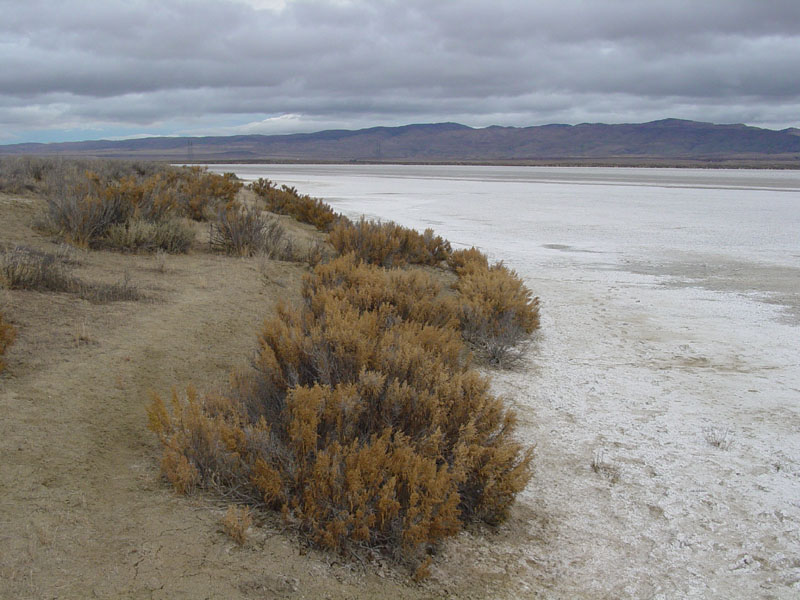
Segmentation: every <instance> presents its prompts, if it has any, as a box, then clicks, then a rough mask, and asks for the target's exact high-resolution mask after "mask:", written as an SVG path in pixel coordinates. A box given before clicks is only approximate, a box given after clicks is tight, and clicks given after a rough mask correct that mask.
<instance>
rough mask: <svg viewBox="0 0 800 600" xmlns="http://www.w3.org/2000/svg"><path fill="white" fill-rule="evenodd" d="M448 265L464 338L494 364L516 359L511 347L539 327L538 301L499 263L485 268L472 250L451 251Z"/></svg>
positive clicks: (486, 264) (480, 255) (483, 259)
mask: <svg viewBox="0 0 800 600" xmlns="http://www.w3.org/2000/svg"><path fill="white" fill-rule="evenodd" d="M449 264H450V265H451V266H452V268H453V269H454V270H455V271H456V274H457V275H458V280H457V281H456V283H455V284H453V287H454V288H455V289H456V290H457V291H458V292H459V294H460V307H459V313H460V314H459V316H460V321H461V330H462V332H463V335H464V339H466V340H467V341H468V342H470V343H471V344H472V345H473V346H474V347H476V348H478V349H480V350H481V351H483V352H484V353H485V355H486V356H487V357H488V358H489V359H490V360H491V361H492V362H494V363H496V364H500V365H502V364H503V363H507V362H509V359H513V358H518V355H517V354H516V353H514V351H513V350H514V348H515V347H516V346H517V345H518V344H519V343H520V342H522V341H523V340H524V339H525V338H527V337H528V336H529V335H530V334H531V333H533V331H534V330H536V329H537V328H538V327H539V298H536V297H534V296H533V294H532V293H531V291H530V290H529V289H528V288H527V287H526V286H525V284H524V283H523V282H522V280H521V279H520V277H519V276H518V275H517V274H516V273H515V272H514V271H512V270H511V269H509V268H508V267H506V266H505V265H503V264H502V263H496V264H494V265H491V266H489V261H488V259H487V258H486V255H484V254H483V253H481V252H480V251H478V250H477V249H475V248H471V249H469V250H460V251H457V252H454V253H453V254H452V255H451V257H450V259H449Z"/></svg>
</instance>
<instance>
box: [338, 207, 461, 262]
mask: <svg viewBox="0 0 800 600" xmlns="http://www.w3.org/2000/svg"><path fill="white" fill-rule="evenodd" d="M330 242H331V244H332V245H333V247H334V248H336V250H337V251H338V252H339V253H340V254H349V253H353V254H355V255H356V256H357V257H358V258H360V259H361V260H363V261H364V262H367V263H370V264H373V265H379V266H382V267H401V266H403V265H406V264H412V265H414V264H416V265H436V264H438V263H439V262H441V261H443V260H446V259H447V257H448V256H449V255H450V252H451V249H450V243H449V242H447V241H446V240H444V239H442V238H441V237H440V236H437V235H435V234H434V232H433V230H432V229H426V230H425V232H424V233H419V232H418V231H416V230H414V229H410V228H408V227H403V226H401V225H398V224H397V223H393V222H391V221H389V222H385V223H383V222H379V221H371V220H368V219H366V218H364V217H361V219H359V220H358V221H357V222H356V223H351V222H350V221H343V222H341V223H339V224H337V225H336V226H335V227H334V228H333V230H332V231H331V234H330Z"/></svg>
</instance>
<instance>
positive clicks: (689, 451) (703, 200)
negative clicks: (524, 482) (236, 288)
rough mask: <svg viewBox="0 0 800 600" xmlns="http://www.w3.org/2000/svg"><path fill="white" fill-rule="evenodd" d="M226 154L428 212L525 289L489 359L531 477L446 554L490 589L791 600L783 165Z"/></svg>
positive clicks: (317, 186)
mask: <svg viewBox="0 0 800 600" xmlns="http://www.w3.org/2000/svg"><path fill="white" fill-rule="evenodd" d="M230 169H231V167H230V166H225V167H224V168H223V170H230ZM233 169H234V170H235V171H236V172H237V174H239V175H240V176H241V177H244V178H256V177H259V176H264V177H268V178H270V179H273V180H276V181H278V182H280V183H286V184H289V185H295V186H297V188H298V189H300V190H302V191H303V192H304V193H310V194H311V195H314V196H320V197H323V198H325V199H326V200H327V201H329V202H330V203H331V204H332V205H333V207H334V208H335V209H336V210H339V211H342V212H344V213H345V214H348V215H351V216H358V215H360V214H362V213H365V214H367V216H370V217H379V218H382V219H391V220H394V221H397V222H399V223H401V224H404V225H408V226H412V227H415V228H418V229H424V228H425V227H434V228H435V229H436V231H437V233H439V234H442V235H443V236H445V237H447V238H448V239H450V240H451V241H452V242H454V245H455V246H459V245H476V246H478V247H480V248H481V249H482V250H483V251H485V252H487V253H488V254H489V256H490V257H492V258H494V259H503V260H504V261H505V262H506V264H508V265H509V266H511V267H512V268H514V269H516V270H517V272H518V273H520V275H522V276H523V277H524V278H525V280H526V282H527V284H528V285H529V287H530V288H531V289H532V290H534V292H535V293H536V294H537V295H539V296H540V297H541V299H542V329H541V331H540V332H539V333H538V334H537V335H536V339H535V343H534V344H533V345H532V347H531V350H530V352H529V353H528V355H527V357H526V364H525V368H522V369H517V370H515V371H512V372H506V373H492V376H493V379H494V387H495V390H496V391H497V392H498V393H501V394H504V395H506V396H507V397H508V398H509V400H510V402H512V403H513V404H514V405H515V406H516V407H517V409H518V412H519V416H520V430H521V435H522V436H523V437H524V438H525V439H526V441H528V442H530V443H535V444H536V445H537V458H536V461H535V463H536V467H535V468H536V474H535V476H534V478H533V480H532V482H531V483H530V485H529V486H528V488H527V489H526V490H525V492H524V493H523V494H521V496H520V498H519V502H518V503H517V506H516V507H515V511H514V514H513V515H512V521H511V528H512V529H515V530H516V531H515V532H514V534H513V535H510V536H507V537H505V538H503V542H502V544H494V545H492V542H491V541H489V542H483V544H485V545H484V546H482V545H481V543H482V542H480V541H474V540H472V541H470V540H471V538H470V536H468V535H467V536H462V537H461V538H459V540H457V541H456V542H455V543H456V544H462V546H460V547H459V548H458V549H455V548H452V547H451V548H450V549H449V550H448V552H450V553H451V554H452V555H453V556H456V557H459V556H460V557H461V560H460V561H457V562H459V568H463V567H464V565H469V566H470V568H473V569H484V570H485V571H486V573H487V574H493V573H495V572H497V573H506V574H510V575H513V577H515V578H516V582H515V583H514V584H513V585H511V586H505V587H504V588H503V589H504V590H506V591H504V592H502V593H501V592H500V591H499V590H500V588H498V591H497V595H500V596H502V595H506V596H509V597H527V598H529V597H545V598H572V597H584V598H598V597H614V598H618V597H622V598H797V597H800V358H798V357H800V352H798V350H799V349H800V348H799V347H798V342H797V340H798V326H800V309H799V308H798V307H800V258H798V257H800V236H798V231H800V175H799V174H798V173H796V172H769V171H700V170H647V169H566V168H562V169H547V168H512V167H420V166H377V165H376V166H313V165H303V166H290V165H274V166H241V167H238V166H234V167H233ZM462 542H463V543H462ZM467 542H470V543H472V544H473V545H475V547H476V549H474V551H471V552H470V551H468V548H467V546H466V545H465V544H466V543H467ZM465 548H467V549H465ZM455 571H457V569H455V568H454V571H453V572H455ZM447 576H452V573H451V572H449V571H448V567H447V566H446V565H444V566H441V567H440V569H439V570H438V571H436V572H435V573H434V577H441V578H445V577H447Z"/></svg>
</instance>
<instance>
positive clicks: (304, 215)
mask: <svg viewBox="0 0 800 600" xmlns="http://www.w3.org/2000/svg"><path fill="white" fill-rule="evenodd" d="M250 189H251V190H253V191H254V192H255V193H256V195H257V196H258V197H260V198H261V199H263V200H264V202H265V204H266V208H267V210H268V211H270V212H274V213H278V214H280V215H289V216H291V217H294V218H295V219H297V220H298V221H300V222H301V223H308V224H309V225H313V226H314V227H316V228H317V229H319V230H320V231H330V229H331V227H332V226H333V224H334V223H335V222H336V221H338V220H342V219H343V217H342V216H341V215H338V214H336V212H334V210H333V209H332V208H331V207H330V206H329V205H327V204H326V203H325V202H323V201H322V200H320V199H319V198H312V197H311V196H307V195H300V194H298V193H297V190H296V189H295V188H293V187H289V186H286V185H282V186H281V187H280V188H278V187H277V186H276V185H275V184H274V183H273V182H272V181H270V180H269V179H258V180H256V181H254V182H253V183H251V184H250Z"/></svg>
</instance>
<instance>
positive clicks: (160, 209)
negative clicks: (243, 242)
mask: <svg viewBox="0 0 800 600" xmlns="http://www.w3.org/2000/svg"><path fill="white" fill-rule="evenodd" d="M83 164H84V161H75V162H67V163H65V165H66V166H64V165H61V166H60V167H56V166H53V167H52V168H50V169H49V170H48V171H47V172H46V174H45V176H44V178H45V180H46V186H45V187H46V189H47V209H46V214H45V218H44V219H43V221H42V223H41V225H42V227H43V228H44V229H47V230H50V231H52V232H54V233H56V234H58V235H60V236H62V237H63V238H64V239H65V240H67V241H68V242H69V243H71V244H74V245H77V246H81V247H102V246H104V245H105V246H110V247H116V248H121V249H124V250H151V249H156V248H162V249H165V250H168V251H170V252H185V251H186V249H187V248H188V246H189V245H190V244H191V239H189V230H188V229H187V228H185V227H182V226H179V225H178V224H177V221H176V218H177V217H181V216H183V217H188V218H191V219H194V220H206V219H208V218H210V217H211V216H212V215H215V214H216V213H217V211H218V210H219V209H220V208H221V207H222V208H224V209H225V210H229V209H232V208H233V207H234V206H235V205H236V200H235V199H236V194H237V193H238V191H239V189H240V188H241V187H242V184H241V182H239V181H237V180H236V179H235V176H234V175H233V174H231V173H227V174H225V175H216V174H213V173H209V172H207V171H205V170H204V169H201V168H199V167H192V168H184V169H181V168H175V167H164V166H158V167H156V166H152V165H145V166H141V165H137V163H125V162H120V163H115V162H110V161H105V162H99V163H97V164H91V166H94V167H97V169H96V170H89V169H86V170H83V171H80V169H79V167H80V166H83ZM153 236H154V237H153Z"/></svg>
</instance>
